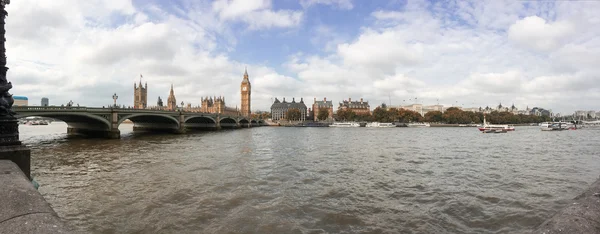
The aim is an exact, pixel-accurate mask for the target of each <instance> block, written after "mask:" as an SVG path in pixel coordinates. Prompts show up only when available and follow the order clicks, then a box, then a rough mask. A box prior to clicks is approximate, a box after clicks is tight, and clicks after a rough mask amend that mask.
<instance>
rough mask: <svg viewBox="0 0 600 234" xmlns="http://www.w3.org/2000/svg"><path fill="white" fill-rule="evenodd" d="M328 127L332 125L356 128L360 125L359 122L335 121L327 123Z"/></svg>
mask: <svg viewBox="0 0 600 234" xmlns="http://www.w3.org/2000/svg"><path fill="white" fill-rule="evenodd" d="M329 127H334V128H358V127H360V124H359V123H355V122H335V123H333V124H331V125H329Z"/></svg>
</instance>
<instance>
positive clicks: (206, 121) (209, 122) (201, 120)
mask: <svg viewBox="0 0 600 234" xmlns="http://www.w3.org/2000/svg"><path fill="white" fill-rule="evenodd" d="M184 121H185V127H186V128H188V129H197V130H207V129H208V130H211V129H218V126H217V121H216V120H215V119H214V118H213V117H211V116H204V115H201V116H189V117H186V118H185V120H184Z"/></svg>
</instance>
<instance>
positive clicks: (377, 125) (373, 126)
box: [366, 122, 396, 128]
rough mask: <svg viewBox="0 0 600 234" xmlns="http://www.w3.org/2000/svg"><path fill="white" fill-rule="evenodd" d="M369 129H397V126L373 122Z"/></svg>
mask: <svg viewBox="0 0 600 234" xmlns="http://www.w3.org/2000/svg"><path fill="white" fill-rule="evenodd" d="M366 127H367V128H395V127H396V125H394V124H393V123H380V122H371V123H368V124H367V126H366Z"/></svg>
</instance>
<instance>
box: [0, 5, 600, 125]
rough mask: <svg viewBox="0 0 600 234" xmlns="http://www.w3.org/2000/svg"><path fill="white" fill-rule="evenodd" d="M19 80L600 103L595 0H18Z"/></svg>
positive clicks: (562, 106)
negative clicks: (246, 83)
mask: <svg viewBox="0 0 600 234" xmlns="http://www.w3.org/2000/svg"><path fill="white" fill-rule="evenodd" d="M7 11H8V13H9V14H8V17H7V18H6V22H7V25H6V29H7V33H6V37H7V43H6V45H7V57H8V60H7V62H8V65H7V66H8V67H9V68H10V70H9V72H8V80H9V81H11V82H13V84H14V88H13V89H12V90H11V93H13V94H14V95H18V96H27V97H28V98H29V100H30V102H31V103H32V104H36V103H38V104H39V101H40V100H41V98H42V97H48V98H49V99H50V104H52V105H60V104H66V103H67V102H68V101H69V100H73V102H74V103H79V104H80V105H86V106H103V105H108V104H112V102H113V101H112V98H111V97H112V95H113V93H117V94H118V96H119V99H118V103H119V104H124V105H133V84H134V83H137V82H139V75H140V74H143V76H144V78H143V80H142V82H148V104H149V105H156V101H157V99H158V96H161V97H162V98H163V100H164V99H165V98H166V97H167V96H168V94H169V88H170V85H171V83H173V84H174V88H175V95H176V97H177V101H178V103H179V102H181V101H184V102H186V103H192V105H193V106H196V105H200V99H201V97H205V96H223V97H225V100H226V102H227V105H228V106H231V107H235V106H240V90H239V87H240V82H241V81H242V78H243V73H244V68H245V67H247V68H248V73H249V76H250V81H251V83H252V110H253V111H257V110H263V111H268V110H269V107H270V105H271V101H272V98H274V97H279V98H281V97H289V98H291V97H297V98H300V97H303V98H304V99H305V101H306V102H307V103H312V100H313V98H315V97H316V98H317V100H322V99H323V97H327V100H333V101H334V103H336V107H337V102H340V101H342V100H344V99H348V98H349V97H351V98H352V99H353V100H359V99H360V98H363V99H364V100H368V101H369V102H370V104H371V106H372V107H375V106H377V105H380V104H381V103H384V102H385V103H387V104H389V100H390V99H391V102H392V103H391V104H392V105H408V104H411V103H408V102H406V103H403V102H402V100H407V101H408V99H413V100H414V98H415V97H417V98H418V100H419V102H420V103H423V104H437V103H438V101H437V100H438V99H439V104H442V105H445V106H452V105H459V106H460V105H463V107H479V106H482V107H485V106H488V105H489V106H490V107H491V106H492V105H498V103H502V104H503V105H508V106H510V105H512V104H513V103H514V104H515V105H517V107H518V108H519V109H523V108H525V107H526V106H529V107H530V108H531V107H536V106H537V107H543V108H546V109H552V110H553V112H555V113H563V114H567V113H569V114H570V113H573V112H574V111H576V110H596V111H598V110H600V105H598V104H597V103H600V18H599V16H598V14H597V13H598V12H600V1H556V2H551V1H502V0H494V1H404V0H402V1H400V0H389V1H384V0H381V1H379V0H378V1H358V0H277V1H275V0H273V1H271V0H217V1H202V0H200V1H196V0H175V1H168V2H167V1H161V0H149V1H146V0H133V1H129V0H86V1H79V0H62V1H61V0H57V1H42V0H19V1H12V2H11V4H9V5H8V6H7Z"/></svg>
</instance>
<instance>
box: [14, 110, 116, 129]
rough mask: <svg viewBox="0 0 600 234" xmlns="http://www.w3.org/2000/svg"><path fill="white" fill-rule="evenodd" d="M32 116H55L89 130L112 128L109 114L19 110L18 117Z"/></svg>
mask: <svg viewBox="0 0 600 234" xmlns="http://www.w3.org/2000/svg"><path fill="white" fill-rule="evenodd" d="M31 116H39V117H47V118H53V119H57V120H60V121H64V122H65V123H67V125H68V126H69V127H70V128H80V129H89V130H102V131H106V130H110V126H111V124H110V121H109V120H108V118H109V115H106V116H100V115H93V114H88V113H77V112H74V113H69V112H29V113H27V112H25V113H23V112H19V113H17V116H16V117H17V118H19V119H20V118H26V117H31Z"/></svg>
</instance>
